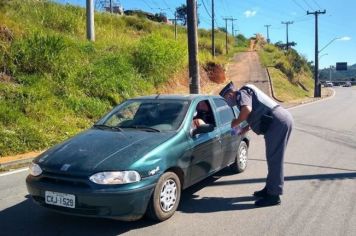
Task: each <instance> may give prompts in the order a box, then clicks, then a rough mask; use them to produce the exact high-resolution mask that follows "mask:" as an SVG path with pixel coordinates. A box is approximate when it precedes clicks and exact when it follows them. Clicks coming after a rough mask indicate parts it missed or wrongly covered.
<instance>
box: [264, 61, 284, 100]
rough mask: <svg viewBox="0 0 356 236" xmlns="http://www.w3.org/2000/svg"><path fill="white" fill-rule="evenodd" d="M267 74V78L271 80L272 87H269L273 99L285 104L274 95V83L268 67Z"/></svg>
mask: <svg viewBox="0 0 356 236" xmlns="http://www.w3.org/2000/svg"><path fill="white" fill-rule="evenodd" d="M266 72H267V76H268V80H269V85H270V86H269V87H270V91H271V95H272V97H273V99H274V100H276V101H277V102H281V103H283V101H282V100H280V99H278V98H277V97H276V95H275V94H274V89H273V82H272V79H271V75H270V74H269V70H268V68H267V67H266Z"/></svg>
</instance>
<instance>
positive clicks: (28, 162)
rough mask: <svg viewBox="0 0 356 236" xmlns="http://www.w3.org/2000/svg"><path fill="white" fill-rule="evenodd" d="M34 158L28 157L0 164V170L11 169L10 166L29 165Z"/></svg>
mask: <svg viewBox="0 0 356 236" xmlns="http://www.w3.org/2000/svg"><path fill="white" fill-rule="evenodd" d="M33 159H34V157H28V158H24V159H20V160H15V161H9V162H6V163H0V169H3V168H4V167H6V168H11V167H12V166H17V165H20V164H30V163H31V162H32V160H33Z"/></svg>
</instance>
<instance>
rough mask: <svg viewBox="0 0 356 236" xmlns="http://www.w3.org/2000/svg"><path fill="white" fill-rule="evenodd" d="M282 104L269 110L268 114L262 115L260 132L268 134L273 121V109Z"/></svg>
mask: <svg viewBox="0 0 356 236" xmlns="http://www.w3.org/2000/svg"><path fill="white" fill-rule="evenodd" d="M279 106H280V105H277V106H275V107H274V108H272V109H271V110H269V111H268V112H267V113H266V114H264V115H262V116H261V121H260V132H261V134H266V133H267V131H268V129H269V127H270V126H271V124H272V121H273V119H274V118H273V116H272V111H274V110H275V109H277V108H278V107H279Z"/></svg>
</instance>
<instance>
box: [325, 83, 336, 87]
mask: <svg viewBox="0 0 356 236" xmlns="http://www.w3.org/2000/svg"><path fill="white" fill-rule="evenodd" d="M333 86H334V84H333V83H331V82H327V83H326V84H325V86H324V87H333Z"/></svg>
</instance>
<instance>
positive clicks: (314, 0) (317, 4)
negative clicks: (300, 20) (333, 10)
mask: <svg viewBox="0 0 356 236" xmlns="http://www.w3.org/2000/svg"><path fill="white" fill-rule="evenodd" d="M313 2H314V3H315V5H316V6H317V7H318V8H322V7H321V6H320V5H319V3H318V2H317V1H316V0H313Z"/></svg>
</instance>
